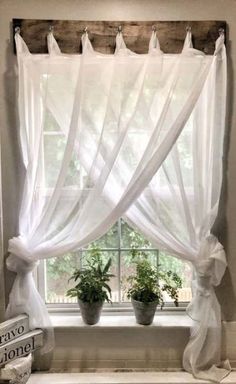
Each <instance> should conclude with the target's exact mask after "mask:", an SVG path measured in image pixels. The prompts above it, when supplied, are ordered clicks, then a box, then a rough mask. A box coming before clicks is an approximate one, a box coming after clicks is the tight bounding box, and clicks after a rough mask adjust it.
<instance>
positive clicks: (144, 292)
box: [127, 250, 182, 307]
mask: <svg viewBox="0 0 236 384" xmlns="http://www.w3.org/2000/svg"><path fill="white" fill-rule="evenodd" d="M132 251H133V254H134V250H132ZM137 256H138V257H137V258H136V259H135V261H134V262H135V264H136V274H135V275H132V276H130V277H129V278H128V282H129V284H130V287H129V289H128V291H127V296H128V298H130V297H132V298H133V299H134V300H137V301H141V302H144V303H148V302H152V301H157V302H158V304H160V305H161V307H163V305H164V298H163V292H167V293H168V294H169V295H170V297H171V298H172V299H173V300H174V303H175V305H176V306H178V289H179V288H181V287H182V280H181V278H180V277H179V276H178V275H177V274H176V273H174V272H172V271H167V272H161V271H159V270H158V268H156V267H154V266H152V265H151V263H150V262H149V261H148V260H147V258H146V255H145V254H144V255H143V258H141V257H140V254H138V255H137Z"/></svg>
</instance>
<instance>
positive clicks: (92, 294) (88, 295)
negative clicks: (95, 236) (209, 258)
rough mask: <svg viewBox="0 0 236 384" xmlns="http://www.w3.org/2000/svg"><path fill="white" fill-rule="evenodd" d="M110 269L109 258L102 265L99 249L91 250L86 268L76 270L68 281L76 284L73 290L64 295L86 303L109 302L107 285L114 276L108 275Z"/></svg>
mask: <svg viewBox="0 0 236 384" xmlns="http://www.w3.org/2000/svg"><path fill="white" fill-rule="evenodd" d="M110 267H111V258H109V260H108V261H107V263H105V265H104V262H103V260H102V253H101V250H100V248H98V247H93V248H91V249H90V250H89V254H88V257H87V258H86V266H85V267H83V268H81V269H76V270H75V271H74V273H73V275H72V276H71V278H70V279H69V281H70V280H74V281H75V282H78V283H77V284H76V285H75V287H74V288H70V289H69V290H68V291H67V293H66V295H67V296H69V297H78V299H79V300H81V301H83V302H86V303H97V302H104V301H107V302H111V288H110V286H109V284H108V283H109V281H110V279H111V278H112V277H113V276H114V275H112V274H111V273H109V270H110Z"/></svg>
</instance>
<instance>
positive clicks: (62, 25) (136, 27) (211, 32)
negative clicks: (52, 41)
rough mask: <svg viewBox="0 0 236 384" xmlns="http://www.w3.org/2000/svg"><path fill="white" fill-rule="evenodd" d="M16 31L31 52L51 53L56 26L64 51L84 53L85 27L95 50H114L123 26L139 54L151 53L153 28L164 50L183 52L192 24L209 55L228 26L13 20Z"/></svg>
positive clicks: (195, 39) (216, 23)
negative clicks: (51, 35) (49, 43)
mask: <svg viewBox="0 0 236 384" xmlns="http://www.w3.org/2000/svg"><path fill="white" fill-rule="evenodd" d="M12 26H13V31H15V28H16V27H20V33H21V36H22V37H23V39H24V40H25V42H26V44H27V45H28V47H29V50H30V52H31V53H47V43H46V36H47V33H48V32H49V29H50V27H53V31H54V37H55V38H56V40H57V42H58V44H59V46H60V48H61V51H62V52H63V53H80V52H81V35H82V33H83V31H84V29H85V28H87V31H88V33H89V37H90V39H91V42H92V44H93V47H94V49H95V50H97V51H99V52H102V53H113V52H114V48H115V36H116V34H117V31H118V27H119V26H121V27H122V33H123V36H124V40H125V42H126V45H127V47H128V48H129V49H131V50H132V51H134V52H136V53H147V52H148V44H149V39H150V36H151V33H152V28H153V27H154V28H156V30H157V34H158V38H159V41H160V45H161V49H162V50H163V52H164V53H180V52H181V50H182V47H183V42H184V38H185V36H186V28H187V27H191V31H192V35H193V44H194V48H196V49H199V50H201V51H203V52H205V53H206V54H213V53H214V47H215V40H216V39H217V37H218V35H219V30H220V29H221V28H223V29H224V30H225V29H226V22H225V21H85V20H83V21H82V20H32V19H13V21H12Z"/></svg>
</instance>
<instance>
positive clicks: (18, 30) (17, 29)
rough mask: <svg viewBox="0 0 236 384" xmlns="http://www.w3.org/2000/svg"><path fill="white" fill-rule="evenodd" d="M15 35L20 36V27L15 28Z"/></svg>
mask: <svg viewBox="0 0 236 384" xmlns="http://www.w3.org/2000/svg"><path fill="white" fill-rule="evenodd" d="M15 33H17V34H18V35H19V34H20V27H19V26H17V27H15Z"/></svg>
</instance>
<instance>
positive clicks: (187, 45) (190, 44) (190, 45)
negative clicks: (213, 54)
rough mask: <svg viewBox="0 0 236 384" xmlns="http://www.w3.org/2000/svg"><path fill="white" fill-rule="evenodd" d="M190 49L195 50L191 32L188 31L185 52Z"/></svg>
mask: <svg viewBox="0 0 236 384" xmlns="http://www.w3.org/2000/svg"><path fill="white" fill-rule="evenodd" d="M189 48H193V43H192V33H191V30H189V29H188V30H187V34H186V37H185V40H184V46H183V52H184V51H186V50H188V49H189Z"/></svg>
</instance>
